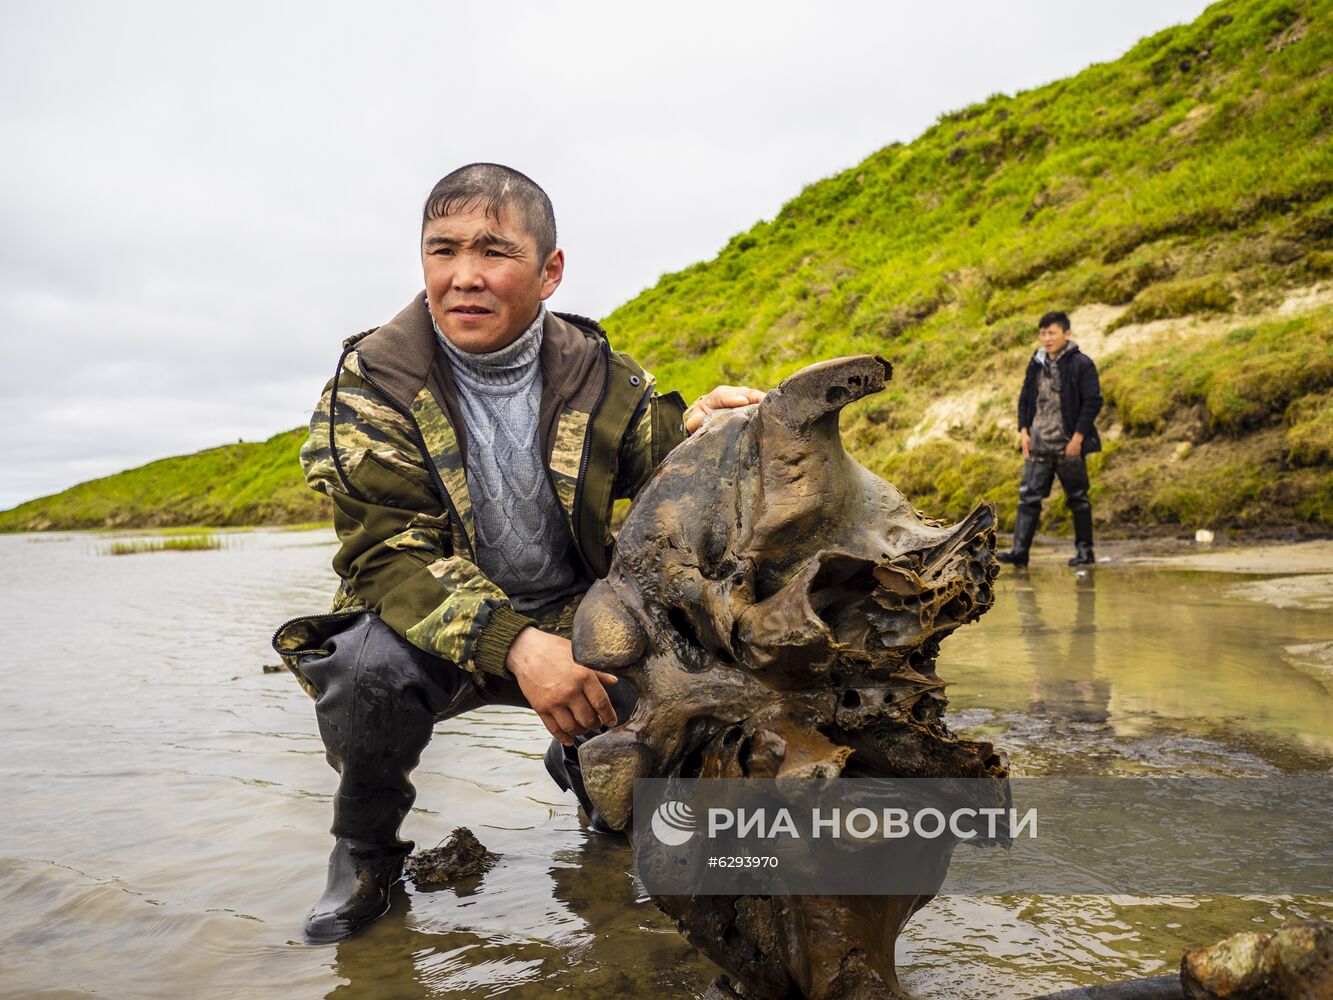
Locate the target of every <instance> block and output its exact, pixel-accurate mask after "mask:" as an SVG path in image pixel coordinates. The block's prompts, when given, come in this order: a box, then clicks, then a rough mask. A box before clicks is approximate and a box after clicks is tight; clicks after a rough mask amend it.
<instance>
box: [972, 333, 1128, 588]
mask: <svg viewBox="0 0 1333 1000" xmlns="http://www.w3.org/2000/svg"><path fill="white" fill-rule="evenodd" d="M1037 339H1038V340H1039V341H1040V346H1039V347H1038V348H1037V350H1036V353H1034V354H1033V355H1032V359H1031V360H1030V361H1029V362H1028V367H1027V373H1026V375H1025V376H1024V378H1023V388H1022V390H1021V391H1020V392H1019V394H1018V436H1019V446H1020V447H1021V448H1022V450H1023V478H1022V481H1021V482H1020V483H1019V486H1018V514H1017V516H1016V517H1015V519H1014V541H1013V545H1012V547H1011V548H1010V549H1009V551H1008V552H1000V553H998V554H997V556H996V558H998V559H999V560H1000V562H1002V563H1008V564H1010V565H1012V566H1026V565H1027V564H1028V550H1029V549H1031V547H1032V538H1033V536H1034V535H1036V533H1037V525H1038V523H1039V522H1040V520H1041V502H1042V501H1043V500H1045V499H1046V498H1047V497H1049V496H1050V495H1051V484H1052V483H1053V482H1054V481H1055V480H1056V479H1057V478H1058V479H1059V480H1060V488H1061V489H1063V490H1064V492H1065V504H1066V506H1068V507H1069V513H1070V514H1071V515H1072V516H1073V519H1074V549H1075V551H1074V557H1073V558H1072V559H1070V560H1069V565H1070V566H1087V565H1091V564H1093V563H1095V562H1096V561H1097V560H1096V558H1095V557H1094V555H1093V551H1092V502H1091V501H1090V500H1089V499H1088V467H1087V456H1088V455H1090V454H1092V453H1093V452H1094V451H1101V447H1102V443H1101V439H1100V438H1099V437H1098V436H1097V428H1096V427H1095V426H1094V423H1093V422H1094V421H1095V420H1096V418H1097V414H1098V413H1100V412H1101V408H1102V389H1101V384H1100V382H1099V381H1098V379H1097V366H1096V365H1095V364H1093V362H1092V359H1091V358H1090V357H1088V356H1087V355H1086V354H1084V353H1083V352H1082V351H1080V350H1079V349H1078V344H1076V343H1074V342H1073V341H1072V340H1070V339H1069V317H1068V316H1067V315H1065V314H1064V313H1063V312H1048V313H1047V314H1046V315H1044V316H1043V317H1042V318H1041V320H1040V321H1039V322H1038V323H1037Z"/></svg>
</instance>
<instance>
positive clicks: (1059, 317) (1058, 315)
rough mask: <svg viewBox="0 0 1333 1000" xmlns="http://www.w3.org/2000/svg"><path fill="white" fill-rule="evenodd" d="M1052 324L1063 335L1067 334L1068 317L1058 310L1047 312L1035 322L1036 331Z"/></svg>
mask: <svg viewBox="0 0 1333 1000" xmlns="http://www.w3.org/2000/svg"><path fill="white" fill-rule="evenodd" d="M1052 323H1055V324H1057V325H1058V326H1059V327H1060V329H1061V330H1063V331H1064V332H1065V333H1068V332H1069V317H1068V316H1066V315H1065V314H1064V313H1062V312H1059V311H1058V310H1057V311H1055V312H1048V313H1047V314H1046V315H1045V316H1043V317H1042V318H1041V319H1039V320H1037V329H1038V330H1044V329H1046V327H1048V326H1050V325H1051V324H1052Z"/></svg>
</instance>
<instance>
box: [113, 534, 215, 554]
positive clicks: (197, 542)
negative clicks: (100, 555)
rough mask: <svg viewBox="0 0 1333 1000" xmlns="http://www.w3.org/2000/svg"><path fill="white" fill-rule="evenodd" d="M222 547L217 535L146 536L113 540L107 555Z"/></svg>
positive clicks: (194, 550) (187, 550)
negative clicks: (128, 539) (123, 540)
mask: <svg viewBox="0 0 1333 1000" xmlns="http://www.w3.org/2000/svg"><path fill="white" fill-rule="evenodd" d="M220 548H222V540H221V539H220V538H218V536H217V535H199V534H195V535H177V536H176V537H174V538H145V539H141V540H139V541H133V542H112V543H111V548H109V549H107V555H112V556H132V555H138V554H139V553H141V552H200V551H204V550H206V549H220Z"/></svg>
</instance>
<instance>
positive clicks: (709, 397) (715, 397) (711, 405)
mask: <svg viewBox="0 0 1333 1000" xmlns="http://www.w3.org/2000/svg"><path fill="white" fill-rule="evenodd" d="M763 400H764V393H763V392H761V391H760V390H758V389H751V388H750V387H749V386H744V385H720V386H718V387H717V388H716V389H713V390H712V391H711V392H709V393H707V394H706V395H703V396H700V397H699V398H698V399H696V400H695V401H694V403H692V404H691V405H690V408H689V409H688V410H686V411H685V433H686V434H693V433H694V432H695V431H697V430H698V429H699V428H700V427H701V426H702V425H703V422H704V421H705V420H707V419H708V415H709V414H710V413H715V412H717V411H718V410H729V409H731V408H732V407H735V406H749V405H750V404H751V403H761V402H763Z"/></svg>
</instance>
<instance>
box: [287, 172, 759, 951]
mask: <svg viewBox="0 0 1333 1000" xmlns="http://www.w3.org/2000/svg"><path fill="white" fill-rule="evenodd" d="M420 250H421V261H422V271H423V274H424V277H425V291H424V292H422V293H418V294H417V295H416V296H414V297H413V299H412V301H411V302H409V303H408V304H407V306H406V307H405V308H404V309H403V310H402V312H400V313H399V314H398V315H397V316H395V317H394V318H393V319H392V320H390V321H389V322H388V323H386V324H385V325H384V326H381V327H378V328H377V329H375V330H372V331H370V332H368V333H364V334H361V335H359V336H356V337H352V338H350V339H349V340H347V341H345V342H344V350H343V352H342V356H341V357H340V358H339V360H338V365H337V368H336V369H335V372H334V376H333V378H332V379H331V380H330V381H329V383H328V386H327V387H326V389H325V392H324V395H323V398H322V399H321V400H320V402H319V405H318V406H317V407H316V409H315V412H314V415H313V417H312V419H311V422H310V437H309V439H308V440H307V442H306V444H305V446H304V447H303V448H302V451H301V463H302V466H303V468H304V470H305V475H306V481H307V482H308V483H309V484H310V486H311V487H312V488H314V489H316V490H319V491H321V492H323V493H325V494H326V495H327V496H328V497H329V498H330V500H332V502H333V523H334V528H335V529H336V531H337V534H338V539H339V541H340V542H341V547H340V548H339V550H338V553H337V555H335V556H334V560H333V568H334V569H335V570H336V571H337V573H338V576H339V577H340V578H341V581H342V582H341V585H340V587H339V589H338V593H337V596H336V598H335V600H334V607H333V611H332V613H331V614H328V615H318V616H313V617H306V618H298V619H295V620H293V621H290V622H287V623H286V624H285V625H283V626H282V627H281V628H279V629H278V632H277V634H276V636H275V637H274V646H275V648H277V650H278V652H279V653H280V654H281V655H282V657H283V660H284V662H285V663H286V664H287V667H288V668H289V669H290V670H291V671H292V672H293V673H295V674H296V677H297V679H298V680H299V681H300V683H301V685H302V686H303V687H304V688H305V689H306V691H307V692H308V693H309V694H310V695H311V696H312V697H314V698H315V715H316V717H317V719H318V721H319V729H320V735H321V737H322V738H323V740H324V747H325V750H326V754H327V757H328V761H329V763H330V765H332V766H333V767H334V768H335V769H336V770H337V771H338V773H339V775H340V778H339V783H338V792H337V795H336V796H335V797H334V803H333V827H332V833H333V835H334V837H335V838H336V840H335V842H334V848H333V853H332V855H331V856H330V858H329V870H328V884H327V887H326V889H325V892H324V895H323V896H322V897H321V898H320V899H319V901H318V902H317V903H316V904H315V906H314V908H313V909H312V910H311V912H310V914H309V916H308V917H307V918H306V922H305V935H306V940H307V941H309V942H311V943H327V942H332V941H337V940H340V939H342V938H345V937H348V936H349V935H351V934H353V933H355V932H356V931H358V930H360V929H361V928H362V927H364V926H366V925H367V924H369V923H370V922H371V921H373V920H375V919H376V918H378V917H380V916H381V915H383V914H384V912H385V911H386V910H387V909H388V908H389V900H390V890H391V888H392V886H393V884H394V883H395V882H397V881H398V879H399V878H400V876H401V872H402V867H403V861H404V858H405V857H406V855H407V854H408V853H409V852H410V851H411V849H412V847H413V844H412V843H411V842H410V841H404V840H400V839H399V837H398V829H399V825H400V824H401V823H402V821H403V819H404V817H405V816H406V815H407V813H408V810H409V809H411V807H412V802H413V800H414V799H415V797H416V791H415V789H414V788H413V787H412V782H411V780H410V778H409V775H410V773H411V771H412V769H413V768H415V767H416V765H417V763H418V761H419V759H420V756H421V752H422V750H423V749H424V748H425V746H426V744H427V743H428V742H429V741H430V738H431V734H432V729H433V727H434V725H435V723H436V722H438V721H440V720H443V719H447V718H450V717H452V716H455V715H458V714H460V713H462V712H466V711H468V710H470V709H473V708H478V707H480V706H483V705H494V704H499V705H518V706H523V707H529V708H532V709H533V710H534V711H535V712H536V713H537V715H538V717H539V718H540V719H541V721H542V723H543V724H544V725H545V726H546V728H547V730H548V731H549V732H550V733H551V734H552V736H553V737H554V738H555V740H556V741H557V743H556V744H555V745H554V746H553V748H552V749H553V753H548V755H547V762H548V763H547V766H548V768H549V769H550V770H551V773H552V777H554V778H555V779H556V781H557V782H558V783H559V784H560V785H561V786H562V787H563V788H566V789H570V788H572V789H573V790H574V791H575V794H576V795H577V794H580V792H581V790H582V782H581V778H580V776H579V773H578V767H577V755H576V754H574V753H573V747H574V745H575V742H576V740H578V739H579V738H580V737H581V736H582V734H584V733H586V732H587V731H588V730H590V729H594V728H596V727H598V726H603V725H614V724H616V722H617V720H618V718H620V719H623V718H625V717H626V715H627V713H628V712H629V711H630V710H631V708H632V706H633V703H634V699H635V694H634V692H633V690H632V689H631V688H630V685H629V684H628V682H623V681H622V682H619V683H618V682H617V678H616V677H615V676H614V675H612V674H607V673H602V672H599V671H595V670H590V669H589V668H587V667H585V666H583V665H582V664H580V663H578V662H576V661H575V659H574V657H573V654H572V649H571V643H570V635H571V631H572V626H573V621H574V612H575V610H576V609H577V607H578V604H579V601H580V600H581V599H582V597H583V594H584V592H585V591H586V590H587V589H588V588H589V587H590V586H591V585H592V583H593V581H594V580H596V579H597V578H598V577H600V576H603V575H605V573H606V571H607V568H608V565H609V563H610V557H611V549H612V544H613V542H612V537H611V530H610V519H611V506H612V502H613V501H614V500H615V499H617V498H621V497H628V498H633V497H634V496H635V495H636V494H637V493H638V492H639V490H640V489H641V488H642V487H643V486H644V484H645V483H647V482H648V479H649V478H650V477H651V475H652V473H653V469H654V467H655V466H656V465H657V463H658V462H660V461H661V460H662V458H663V457H664V456H665V455H666V453H667V452H668V451H670V449H671V448H673V447H674V446H675V445H676V444H678V443H679V442H680V441H681V440H682V439H683V438H684V437H685V436H686V435H687V434H688V433H690V432H692V431H693V430H695V429H696V428H697V427H698V426H699V425H700V424H702V422H703V420H704V418H705V417H706V416H707V415H708V413H709V412H711V411H712V410H717V409H724V408H727V407H735V406H744V405H747V404H750V403H756V402H758V401H760V400H761V399H762V398H763V395H764V394H763V393H762V392H759V391H758V390H755V389H748V388H744V387H734V386H719V387H718V388H716V389H714V390H713V391H712V392H710V393H708V394H707V395H706V396H704V397H703V398H702V399H700V400H699V401H698V402H697V403H695V404H694V406H692V407H690V408H689V409H688V410H687V409H686V408H685V406H684V401H683V400H682V399H681V398H680V395H679V393H675V392H672V393H668V394H666V395H659V394H658V393H657V392H656V391H655V388H654V382H653V378H652V376H651V375H649V374H648V373H647V372H645V371H644V370H643V369H642V368H641V367H640V366H639V365H638V364H637V363H636V362H635V361H634V359H633V358H631V357H629V355H627V354H622V353H620V352H618V351H614V350H612V349H611V345H610V344H609V343H608V341H607V338H606V333H605V332H604V331H603V330H602V328H601V327H600V326H598V325H597V324H596V323H594V322H593V321H592V320H589V319H585V318H583V317H581V316H574V315H566V314H561V313H554V312H550V311H548V310H547V308H546V305H545V300H546V299H547V298H549V297H550V295H551V294H552V293H553V292H554V291H555V290H556V288H557V287H558V286H559V285H560V281H561V278H562V276H563V274H564V266H565V256H564V252H563V251H562V250H560V249H559V248H558V247H557V246H556V230H555V215H554V213H553V211H552V208H551V202H550V199H549V198H547V196H546V193H545V192H544V191H542V189H541V188H540V187H538V186H537V185H536V184H535V183H533V181H532V180H531V179H530V178H528V177H526V176H524V175H523V174H521V173H519V172H518V171H516V170H512V169H510V168H509V167H504V166H500V165H498V164H494V163H474V164H470V165H468V166H466V167H461V168H460V169H458V170H455V171H454V172H453V173H451V174H449V175H448V176H446V177H444V178H443V179H442V180H441V181H440V182H439V183H438V184H436V185H435V188H434V190H433V191H431V193H430V196H429V197H428V198H427V199H426V205H425V209H424V211H423V213H422V230H421V243H420ZM580 798H581V799H585V800H586V796H585V795H580ZM584 804H585V807H586V808H587V809H588V811H589V814H590V817H591V818H593V819H594V820H595V819H596V817H595V816H592V813H593V810H592V809H591V806H588V805H587V803H586V801H585V802H584Z"/></svg>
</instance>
